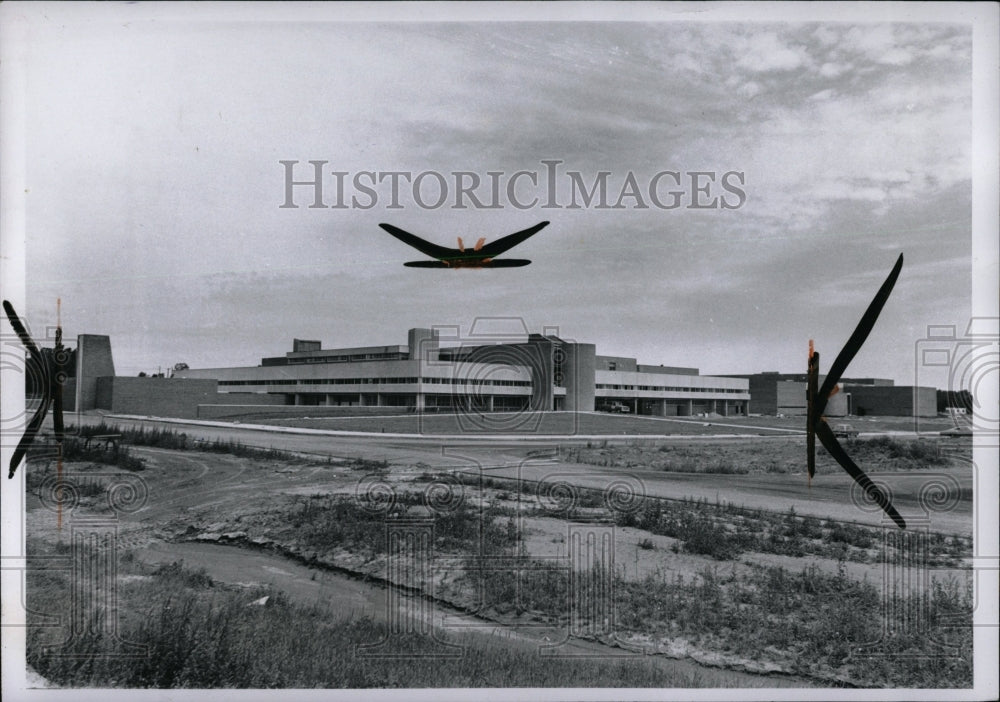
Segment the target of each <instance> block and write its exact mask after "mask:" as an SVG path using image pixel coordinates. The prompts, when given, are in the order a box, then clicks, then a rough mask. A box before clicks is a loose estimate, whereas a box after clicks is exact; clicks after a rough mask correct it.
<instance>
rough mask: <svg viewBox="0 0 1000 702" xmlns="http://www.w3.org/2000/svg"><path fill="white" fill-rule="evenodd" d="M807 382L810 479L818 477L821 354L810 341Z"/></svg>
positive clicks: (808, 465) (807, 458) (807, 434)
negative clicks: (817, 449)
mask: <svg viewBox="0 0 1000 702" xmlns="http://www.w3.org/2000/svg"><path fill="white" fill-rule="evenodd" d="M808 373H809V374H808V377H807V381H806V467H807V468H808V470H809V479H810V480H812V478H813V476H814V475H816V429H815V427H816V422H818V421H819V417H817V416H816V414H815V411H816V386H817V385H818V383H819V353H818V352H816V351H814V350H813V340H812V339H810V340H809V368H808Z"/></svg>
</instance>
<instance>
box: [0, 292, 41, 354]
mask: <svg viewBox="0 0 1000 702" xmlns="http://www.w3.org/2000/svg"><path fill="white" fill-rule="evenodd" d="M3 311H4V312H6V313H7V319H8V320H9V321H10V326H12V327H13V328H14V331H15V332H16V333H17V336H18V338H19V339H20V340H21V343H22V344H24V348H26V349H28V351H30V352H31V353H32V354H34V355H35V356H38V357H41V353H40V352H39V350H38V347H37V346H35V342H34V341H32V340H31V337H30V336H29V335H28V330H27V329H25V328H24V325H23V324H21V320H20V319H19V318H18V316H17V312H15V311H14V307H13V305H11V304H10V303H9V302H7V301H6V300H4V301H3Z"/></svg>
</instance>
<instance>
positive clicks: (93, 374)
mask: <svg viewBox="0 0 1000 702" xmlns="http://www.w3.org/2000/svg"><path fill="white" fill-rule="evenodd" d="M114 374H115V362H114V359H113V358H112V356H111V337H109V336H104V335H101V334H80V335H79V336H77V337H76V402H75V403H74V405H75V407H76V410H77V411H81V412H82V411H84V410H91V409H95V408H96V407H97V379H98V378H103V377H110V376H114Z"/></svg>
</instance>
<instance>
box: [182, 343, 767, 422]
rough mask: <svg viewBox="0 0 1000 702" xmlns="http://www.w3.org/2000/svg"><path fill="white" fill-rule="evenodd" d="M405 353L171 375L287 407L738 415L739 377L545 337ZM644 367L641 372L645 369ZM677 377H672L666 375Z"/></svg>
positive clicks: (370, 350) (743, 396)
mask: <svg viewBox="0 0 1000 702" xmlns="http://www.w3.org/2000/svg"><path fill="white" fill-rule="evenodd" d="M407 341H408V342H409V343H408V344H407V345H406V346H375V347H357V348H348V349H326V350H324V349H320V348H316V347H315V346H314V344H315V343H316V342H309V344H310V346H309V350H302V345H301V342H297V343H296V345H295V347H294V349H295V350H293V351H292V352H290V353H287V354H286V355H285V356H284V357H276V358H265V359H262V362H261V365H259V366H253V367H241V368H204V369H187V370H183V371H178V372H177V373H176V374H175V377H179V378H203V379H215V380H218V381H219V392H220V394H225V393H229V392H242V393H251V394H255V393H262V394H266V395H280V396H283V397H284V398H285V403H286V404H291V405H315V406H325V407H332V406H343V407H394V408H399V407H402V408H410V409H412V410H413V411H424V410H429V411H434V410H445V409H449V408H452V407H456V406H459V405H460V406H463V407H467V408H472V409H477V410H481V411H486V412H490V411H505V410H507V411H520V410H524V409H532V410H538V411H549V410H566V411H594V410H595V409H600V408H601V407H603V406H606V405H607V404H608V403H619V405H625V406H627V407H628V408H629V411H630V412H633V413H638V414H650V415H657V416H671V415H691V414H699V413H707V412H715V413H718V414H723V415H730V414H732V415H738V414H746V412H747V404H748V402H749V400H750V394H749V392H748V383H747V381H746V380H744V379H733V378H716V377H711V376H701V375H698V370H697V369H695V368H673V367H668V366H642V367H640V366H639V365H638V364H637V363H636V359H634V358H626V357H611V356H598V355H597V352H596V347H595V345H594V344H587V343H577V342H571V341H566V340H563V339H560V338H558V337H556V336H552V335H542V334H528V335H527V339H526V340H525V341H509V340H498V341H496V342H494V343H482V342H477V343H471V344H469V343H463V344H461V345H458V346H449V347H442V346H441V345H440V339H439V337H438V333H437V331H436V330H430V329H411V330H409V333H408V335H407ZM643 369H649V370H643ZM671 371H676V372H671Z"/></svg>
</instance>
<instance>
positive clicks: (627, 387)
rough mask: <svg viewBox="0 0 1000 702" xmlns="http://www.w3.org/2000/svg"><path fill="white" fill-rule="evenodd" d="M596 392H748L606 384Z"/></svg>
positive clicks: (600, 386)
mask: <svg viewBox="0 0 1000 702" xmlns="http://www.w3.org/2000/svg"><path fill="white" fill-rule="evenodd" d="M597 389H598V390H636V389H638V390H654V391H656V392H722V393H737V394H738V393H747V392H750V391H749V390H742V389H740V388H673V387H670V388H668V387H663V386H660V385H639V386H638V387H637V386H635V385H608V384H607V383H598V384H597Z"/></svg>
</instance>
